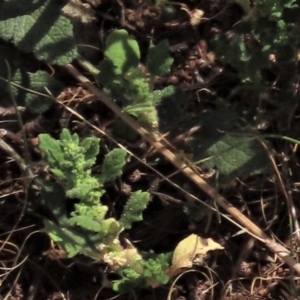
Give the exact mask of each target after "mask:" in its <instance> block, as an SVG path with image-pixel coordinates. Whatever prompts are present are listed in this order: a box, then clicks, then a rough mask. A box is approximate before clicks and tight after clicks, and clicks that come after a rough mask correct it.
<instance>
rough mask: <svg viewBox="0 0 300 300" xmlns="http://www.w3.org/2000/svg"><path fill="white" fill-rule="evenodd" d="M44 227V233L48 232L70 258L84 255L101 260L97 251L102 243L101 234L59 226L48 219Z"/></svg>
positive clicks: (64, 225) (63, 225)
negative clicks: (79, 254) (80, 254)
mask: <svg viewBox="0 0 300 300" xmlns="http://www.w3.org/2000/svg"><path fill="white" fill-rule="evenodd" d="M44 225H45V228H44V230H43V231H45V232H47V233H48V234H49V235H50V237H51V239H52V240H53V241H55V242H57V243H58V244H59V245H60V246H61V247H62V248H63V249H64V250H65V251H66V252H67V254H68V257H73V256H75V255H76V254H78V253H82V254H85V255H87V256H89V257H91V258H93V259H96V260H100V259H101V255H100V252H99V251H98V250H97V245H99V244H100V243H101V242H102V239H101V237H100V235H99V234H97V235H95V234H87V232H86V231H83V230H80V229H79V228H76V229H75V228H74V227H70V226H68V225H66V224H60V225H57V224H55V223H53V222H51V221H48V220H46V219H45V220H44Z"/></svg>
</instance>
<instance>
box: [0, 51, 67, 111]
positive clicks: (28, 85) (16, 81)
mask: <svg viewBox="0 0 300 300" xmlns="http://www.w3.org/2000/svg"><path fill="white" fill-rule="evenodd" d="M7 64H8V65H9V67H8V66H7ZM8 68H9V69H8ZM9 74H10V78H8V77H9ZM0 76H1V77H2V78H4V79H7V80H9V81H10V82H11V84H10V88H11V92H12V97H14V99H15V100H16V102H17V104H18V105H22V106H26V108H27V109H28V110H29V111H30V112H32V113H43V112H45V111H47V110H48V109H49V108H50V107H51V106H52V105H53V104H54V102H55V100H54V99H53V98H52V97H49V95H48V94H47V92H46V89H45V88H47V89H48V90H49V91H50V92H51V94H52V95H53V97H56V96H57V95H58V94H59V93H60V92H61V91H62V89H63V84H62V83H61V82H60V81H57V80H56V79H54V78H53V77H51V76H50V75H49V74H48V73H47V72H44V71H37V72H36V73H28V72H26V70H25V67H24V64H23V61H22V58H21V57H20V54H18V51H17V50H16V49H15V48H14V47H8V46H0ZM0 89H1V91H2V96H3V97H4V98H7V99H9V98H10V94H9V82H5V81H2V80H1V81H0ZM37 93H40V94H37ZM43 95H45V96H43Z"/></svg>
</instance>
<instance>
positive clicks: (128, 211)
mask: <svg viewBox="0 0 300 300" xmlns="http://www.w3.org/2000/svg"><path fill="white" fill-rule="evenodd" d="M149 196H150V195H149V193H147V192H142V191H136V192H135V193H133V194H132V195H131V197H130V198H129V200H128V202H127V204H126V206H125V208H124V211H123V213H122V216H121V219H120V222H121V223H122V224H123V225H124V227H125V228H126V229H130V228H131V226H132V223H133V222H136V221H141V220H143V216H142V213H143V211H144V209H145V208H146V207H147V205H148V201H149Z"/></svg>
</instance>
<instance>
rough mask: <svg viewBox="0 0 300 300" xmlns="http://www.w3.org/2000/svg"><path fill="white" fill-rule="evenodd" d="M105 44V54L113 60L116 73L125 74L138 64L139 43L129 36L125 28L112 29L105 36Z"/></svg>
mask: <svg viewBox="0 0 300 300" xmlns="http://www.w3.org/2000/svg"><path fill="white" fill-rule="evenodd" d="M105 45H106V49H105V56H106V57H107V58H108V59H110V60H111V61H112V62H113V64H114V66H115V67H116V73H117V74H125V73H127V72H128V71H129V70H130V69H134V68H136V67H137V66H138V63H139V60H140V50H139V45H138V43H137V41H136V40H134V39H133V38H131V37H129V35H128V32H127V31H126V30H124V29H121V30H115V31H113V32H112V33H111V34H110V35H109V36H108V37H107V39H106V42H105ZM100 72H101V70H100Z"/></svg>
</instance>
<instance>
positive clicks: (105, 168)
mask: <svg viewBox="0 0 300 300" xmlns="http://www.w3.org/2000/svg"><path fill="white" fill-rule="evenodd" d="M125 157H126V151H125V150H123V149H113V150H112V151H110V152H109V153H108V154H107V155H106V156H105V159H104V162H103V165H102V169H101V179H100V182H106V181H111V180H114V179H116V178H117V177H119V176H121V175H122V168H123V167H124V165H125Z"/></svg>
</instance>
